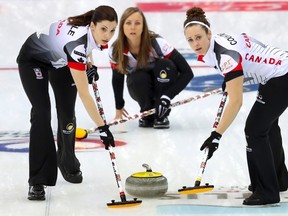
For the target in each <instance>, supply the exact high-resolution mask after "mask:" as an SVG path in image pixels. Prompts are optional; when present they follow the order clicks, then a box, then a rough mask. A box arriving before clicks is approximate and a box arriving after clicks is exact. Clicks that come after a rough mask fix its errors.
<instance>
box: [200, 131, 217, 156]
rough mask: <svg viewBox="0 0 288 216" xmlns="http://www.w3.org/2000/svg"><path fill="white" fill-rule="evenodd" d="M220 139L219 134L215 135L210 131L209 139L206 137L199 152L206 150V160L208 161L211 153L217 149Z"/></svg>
mask: <svg viewBox="0 0 288 216" xmlns="http://www.w3.org/2000/svg"><path fill="white" fill-rule="evenodd" d="M221 137H222V135H221V134H219V133H217V132H216V131H212V132H211V135H210V137H208V139H206V140H205V142H204V143H203V145H202V146H201V148H200V150H201V151H202V150H204V149H205V148H206V147H207V148H208V150H209V152H208V159H210V158H211V157H212V156H213V153H214V152H215V151H216V150H217V149H218V146H219V141H220V139H221Z"/></svg>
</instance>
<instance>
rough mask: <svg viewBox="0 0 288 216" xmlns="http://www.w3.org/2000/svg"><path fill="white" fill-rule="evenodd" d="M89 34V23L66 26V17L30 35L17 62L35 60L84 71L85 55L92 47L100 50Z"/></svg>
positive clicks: (100, 47)
mask: <svg viewBox="0 0 288 216" xmlns="http://www.w3.org/2000/svg"><path fill="white" fill-rule="evenodd" d="M103 48H107V47H102V46H98V45H97V44H96V43H95V41H94V39H93V36H92V33H91V29H90V27H89V25H87V26H73V25H68V23H67V20H62V21H58V22H55V23H52V24H51V25H50V27H49V29H47V32H45V31H44V32H36V33H34V34H32V35H31V36H30V37H29V38H28V39H27V40H26V42H25V43H24V45H23V46H22V49H21V51H20V54H19V56H18V58H17V62H18V63H21V62H27V61H31V60H36V61H39V62H42V63H44V64H48V65H51V66H53V67H54V68H61V67H64V66H68V67H69V68H72V69H76V70H85V68H86V62H87V56H88V55H90V54H91V52H92V50H93V49H99V50H102V49H103Z"/></svg>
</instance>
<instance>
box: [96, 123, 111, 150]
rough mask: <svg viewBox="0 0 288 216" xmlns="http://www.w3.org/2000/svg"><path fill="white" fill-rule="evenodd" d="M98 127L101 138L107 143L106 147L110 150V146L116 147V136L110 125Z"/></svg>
mask: <svg viewBox="0 0 288 216" xmlns="http://www.w3.org/2000/svg"><path fill="white" fill-rule="evenodd" d="M98 128H99V132H100V139H101V141H102V143H103V144H104V145H105V149H106V150H108V149H109V146H112V147H115V143H114V137H113V135H112V133H111V132H110V130H109V125H103V126H100V127H98Z"/></svg>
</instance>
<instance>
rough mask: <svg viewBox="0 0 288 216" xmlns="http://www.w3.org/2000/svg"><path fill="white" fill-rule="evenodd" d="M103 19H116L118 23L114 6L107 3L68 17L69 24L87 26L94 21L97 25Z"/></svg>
mask: <svg viewBox="0 0 288 216" xmlns="http://www.w3.org/2000/svg"><path fill="white" fill-rule="evenodd" d="M103 20H108V21H111V22H112V21H116V23H118V17H117V13H116V11H115V10H114V8H112V7H110V6H107V5H102V6H99V7H97V8H95V10H90V11H88V12H86V13H84V14H81V15H78V16H73V17H68V24H69V25H75V26H87V25H89V24H90V23H91V22H93V23H94V24H95V25H96V23H97V22H101V21H103Z"/></svg>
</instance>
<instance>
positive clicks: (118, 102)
mask: <svg viewBox="0 0 288 216" xmlns="http://www.w3.org/2000/svg"><path fill="white" fill-rule="evenodd" d="M124 78H125V75H124V74H121V73H120V72H119V71H118V70H117V69H112V86H113V92H114V99H115V106H116V109H122V108H123V107H124V105H125V101H124V98H123V91H124Z"/></svg>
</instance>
